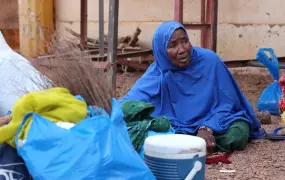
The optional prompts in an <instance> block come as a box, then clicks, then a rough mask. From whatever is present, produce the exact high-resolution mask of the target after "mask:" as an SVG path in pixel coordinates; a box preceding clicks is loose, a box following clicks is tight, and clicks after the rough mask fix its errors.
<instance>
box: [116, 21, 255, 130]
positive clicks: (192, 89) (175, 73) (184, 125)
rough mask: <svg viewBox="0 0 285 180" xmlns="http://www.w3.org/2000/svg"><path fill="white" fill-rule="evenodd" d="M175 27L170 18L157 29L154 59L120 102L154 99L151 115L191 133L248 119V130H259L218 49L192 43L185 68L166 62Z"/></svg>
mask: <svg viewBox="0 0 285 180" xmlns="http://www.w3.org/2000/svg"><path fill="white" fill-rule="evenodd" d="M178 28H182V29H184V27H183V26H182V25H181V24H180V23H178V22H173V21H169V22H165V23H163V24H161V25H160V26H159V27H158V28H157V30H156V31H155V33H154V37H153V41H152V46H153V53H154V58H155V61H154V62H153V63H152V64H151V65H150V67H149V68H148V70H147V71H146V72H145V74H144V75H143V76H142V77H141V78H140V79H138V80H137V81H136V83H135V84H134V86H133V87H132V88H131V90H130V91H129V92H128V93H127V94H126V95H125V96H124V97H123V98H122V99H120V100H119V102H120V103H122V102H124V101H126V100H139V101H144V102H149V103H152V104H153V105H154V106H155V111H154V113H153V114H152V115H153V116H154V117H161V116H166V117H167V118H169V119H170V120H171V124H172V126H173V128H174V129H175V130H176V132H177V133H184V134H195V133H196V132H197V130H198V128H199V127H200V126H207V127H209V128H211V129H213V130H214V131H215V132H216V133H223V132H225V131H226V129H227V128H228V127H229V125H230V124H231V123H232V122H233V121H236V120H244V121H246V122H248V123H249V124H250V127H251V132H255V131H258V129H260V127H261V126H260V123H259V121H257V119H256V116H255V114H254V110H253V108H252V106H251V105H250V104H249V102H248V101H247V99H246V98H245V96H244V95H243V94H242V92H241V91H240V89H239V87H238V85H237V83H236V81H235V80H234V78H233V77H232V75H231V73H230V72H229V70H228V68H227V67H226V66H225V64H224V63H223V61H222V60H221V59H220V57H219V56H218V55H217V54H216V53H214V52H212V51H210V50H207V49H203V48H199V47H192V48H191V63H190V64H189V65H188V66H187V67H186V68H183V69H181V68H179V67H176V66H174V65H173V64H172V63H171V62H170V59H169V58H168V56H167V54H166V50H167V46H168V42H169V40H170V38H171V36H172V34H173V33H174V31H175V30H176V29H178ZM184 30H185V29H184ZM185 32H186V30H185ZM186 34H187V33H186Z"/></svg>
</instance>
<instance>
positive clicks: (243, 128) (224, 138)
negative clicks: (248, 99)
mask: <svg viewBox="0 0 285 180" xmlns="http://www.w3.org/2000/svg"><path fill="white" fill-rule="evenodd" d="M214 136H215V138H216V149H215V151H216V152H232V151H235V150H243V149H244V148H245V147H246V145H247V143H248V138H249V124H248V123H247V122H245V121H242V120H241V121H235V122H233V123H232V124H231V125H230V127H229V128H228V129H227V131H226V132H225V133H224V134H214Z"/></svg>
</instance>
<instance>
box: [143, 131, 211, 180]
mask: <svg viewBox="0 0 285 180" xmlns="http://www.w3.org/2000/svg"><path fill="white" fill-rule="evenodd" d="M144 148H145V152H144V160H145V163H146V164H147V165H148V167H149V168H150V170H151V171H152V173H153V174H154V176H155V177H156V178H157V179H158V180H190V179H193V180H203V179H205V164H206V141H205V140H204V139H202V138H200V137H196V136H190V135H183V134H166V135H156V136H150V137H148V138H146V140H145V144H144Z"/></svg>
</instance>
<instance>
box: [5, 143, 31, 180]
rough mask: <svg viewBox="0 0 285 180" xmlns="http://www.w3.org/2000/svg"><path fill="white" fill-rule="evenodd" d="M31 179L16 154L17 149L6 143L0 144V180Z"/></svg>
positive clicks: (22, 161)
mask: <svg viewBox="0 0 285 180" xmlns="http://www.w3.org/2000/svg"><path fill="white" fill-rule="evenodd" d="M10 179H11V180H12V179H15V180H16V179H21V180H31V179H32V177H31V176H30V174H29V171H28V169H27V167H26V165H25V163H24V160H23V159H22V158H21V157H20V156H19V155H18V153H17V150H16V149H14V148H12V147H11V146H9V145H8V144H6V143H4V144H0V180H10Z"/></svg>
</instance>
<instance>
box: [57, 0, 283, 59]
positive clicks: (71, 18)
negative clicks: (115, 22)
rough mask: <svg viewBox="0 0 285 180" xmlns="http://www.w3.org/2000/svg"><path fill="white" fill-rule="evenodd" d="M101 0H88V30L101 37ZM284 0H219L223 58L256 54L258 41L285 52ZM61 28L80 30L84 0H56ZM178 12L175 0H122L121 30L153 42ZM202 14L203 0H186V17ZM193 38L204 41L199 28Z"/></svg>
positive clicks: (62, 32) (192, 18)
mask: <svg viewBox="0 0 285 180" xmlns="http://www.w3.org/2000/svg"><path fill="white" fill-rule="evenodd" d="M104 2H105V8H104V14H105V31H106V32H107V30H108V8H109V6H108V2H109V1H108V0H105V1H104ZM97 7H98V0H89V1H88V36H89V37H94V38H96V37H98V8H97ZM284 7H285V0H219V13H218V44H217V47H218V50H217V51H218V53H219V54H220V55H221V57H222V58H223V59H224V60H242V59H251V58H255V54H256V52H257V50H258V48H259V47H271V48H274V50H275V53H276V54H277V56H285V43H284V42H285V33H284V32H285V18H284V17H285V11H284ZM55 8H56V23H57V30H58V34H59V35H61V36H63V35H68V33H66V32H65V30H64V29H65V27H69V28H72V29H73V30H74V31H76V32H80V1H79V0H68V3H67V1H66V0H55ZM173 18H174V0H120V10H119V20H120V22H119V36H125V35H132V34H133V32H134V31H135V29H136V27H140V28H141V29H142V33H141V35H140V36H139V38H140V44H141V45H142V46H145V47H151V39H152V35H153V33H154V30H155V28H156V27H157V26H158V25H159V24H160V23H161V22H163V21H167V20H172V19H173ZM199 20H200V0H184V22H188V23H191V22H193V23H196V22H199ZM189 35H190V38H191V42H192V44H194V45H197V46H199V45H200V33H199V31H189Z"/></svg>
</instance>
